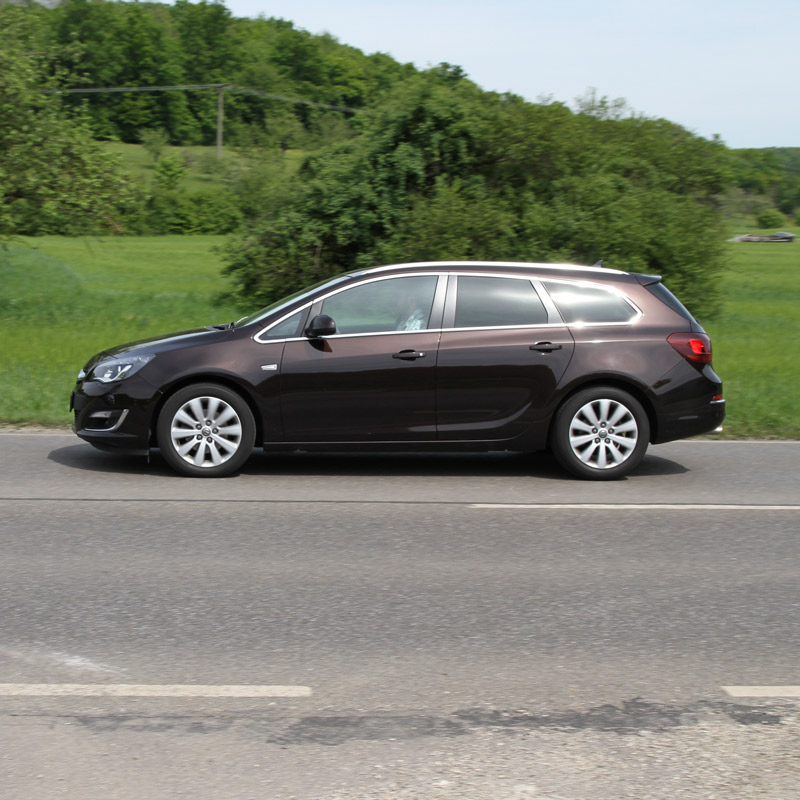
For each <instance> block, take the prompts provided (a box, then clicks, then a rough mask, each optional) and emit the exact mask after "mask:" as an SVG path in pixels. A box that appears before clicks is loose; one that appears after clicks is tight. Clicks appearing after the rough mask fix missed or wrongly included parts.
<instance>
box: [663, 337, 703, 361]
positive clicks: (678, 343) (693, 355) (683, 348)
mask: <svg viewBox="0 0 800 800" xmlns="http://www.w3.org/2000/svg"><path fill="white" fill-rule="evenodd" d="M667 341H668V342H669V343H670V344H671V345H672V346H673V347H674V348H675V349H676V350H677V351H678V352H679V353H680V354H681V355H682V356H683V357H684V358H685V359H686V360H687V361H693V362H694V363H695V364H710V363H711V339H710V338H709V337H708V336H706V334H705V333H671V334H670V335H669V336H667Z"/></svg>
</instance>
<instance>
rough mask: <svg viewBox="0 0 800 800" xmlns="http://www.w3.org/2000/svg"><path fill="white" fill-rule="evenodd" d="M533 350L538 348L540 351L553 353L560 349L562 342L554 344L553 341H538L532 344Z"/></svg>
mask: <svg viewBox="0 0 800 800" xmlns="http://www.w3.org/2000/svg"><path fill="white" fill-rule="evenodd" d="M530 349H531V350H538V351H539V352H540V353H552V352H553V350H560V349H561V345H560V344H553V343H552V342H536V344H532V345H531V346H530Z"/></svg>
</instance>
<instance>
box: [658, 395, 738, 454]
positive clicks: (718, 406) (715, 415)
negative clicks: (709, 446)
mask: <svg viewBox="0 0 800 800" xmlns="http://www.w3.org/2000/svg"><path fill="white" fill-rule="evenodd" d="M724 419H725V401H724V400H722V399H720V400H710V401H707V402H705V403H703V404H702V405H698V406H697V407H696V408H692V409H683V410H681V411H678V412H673V413H671V414H662V415H659V418H658V428H657V431H656V435H655V436H654V437H653V444H663V443H664V442H672V441H675V440H676V439H686V438H688V437H689V436H700V435H701V434H703V433H713V432H714V431H715V430H716V429H717V428H719V426H720V425H722V422H723V420H724Z"/></svg>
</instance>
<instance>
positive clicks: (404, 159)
mask: <svg viewBox="0 0 800 800" xmlns="http://www.w3.org/2000/svg"><path fill="white" fill-rule="evenodd" d="M360 124H361V125H362V127H363V134H362V135H361V136H360V137H358V138H357V139H354V140H352V141H350V142H347V143H344V144H340V145H336V146H333V147H330V148H327V149H323V150H321V151H319V152H317V153H314V154H312V155H310V156H309V157H308V158H307V159H306V161H305V162H304V164H303V166H302V168H301V169H300V171H299V173H298V174H297V176H296V177H295V179H294V180H293V181H292V182H291V183H290V185H289V186H288V187H287V189H286V191H285V193H284V194H283V195H282V198H281V202H279V203H276V204H275V205H274V208H275V209H276V210H275V211H274V212H272V213H270V214H269V216H266V217H263V218H261V219H256V220H254V221H253V222H251V223H250V225H249V227H248V229H247V231H246V232H245V233H244V234H243V235H242V236H241V238H240V239H239V240H238V241H236V242H235V243H234V244H233V245H232V247H231V249H230V252H229V267H228V271H229V272H230V274H231V275H232V276H233V277H234V279H235V280H236V281H238V283H239V286H240V292H241V295H242V297H243V300H245V301H246V302H247V303H248V304H251V305H252V304H253V303H255V302H257V301H264V302H266V301H269V300H273V299H275V298H276V297H277V296H278V295H280V294H284V293H287V292H289V291H291V290H294V289H296V288H298V287H299V286H300V285H302V284H305V283H309V282H311V281H313V280H319V279H321V278H324V277H326V276H328V275H331V274H334V273H337V272H341V271H344V270H348V269H354V268H359V267H364V266H368V265H372V264H375V263H379V262H381V261H387V260H407V259H419V260H427V259H440V258H447V259H461V258H464V259H467V258H480V259H483V258H494V259H515V260H540V261H571V262H574V263H584V264H587V263H588V264H591V263H594V262H595V261H597V260H598V259H603V260H604V261H605V263H606V265H607V266H611V267H618V268H622V269H631V270H636V271H641V272H658V273H661V274H663V275H664V276H665V278H666V279H667V281H668V283H669V284H670V285H671V286H673V287H675V288H676V289H677V290H679V291H680V292H681V294H682V297H684V298H685V299H686V300H687V301H688V302H689V305H690V306H691V307H692V308H693V309H694V310H695V311H696V312H697V313H706V314H707V313H711V312H712V311H713V310H714V309H715V306H716V296H715V293H716V286H717V283H718V282H717V281H715V279H714V278H715V276H716V274H717V272H718V271H719V269H721V267H722V253H723V246H722V240H723V238H724V237H723V236H722V234H721V231H720V227H719V211H718V209H717V204H716V196H717V194H718V193H719V192H720V191H722V190H723V189H724V188H725V186H726V184H727V181H728V180H729V172H728V161H727V151H726V149H725V148H724V146H723V145H722V144H721V143H719V142H715V141H708V140H705V139H702V138H700V137H697V136H694V135H693V134H691V133H689V132H688V131H686V130H684V129H683V128H681V127H680V126H678V125H675V124H673V123H670V122H668V121H666V120H647V119H642V118H637V117H619V118H618V115H616V114H611V115H609V114H608V113H605V111H604V112H603V113H602V114H598V113H592V114H588V113H578V114H575V113H573V112H572V111H570V110H569V109H568V108H566V107H565V106H563V105H562V104H559V103H550V104H530V103H525V102H524V101H522V100H520V99H519V98H516V97H513V96H508V95H495V94H491V93H486V92H482V91H481V90H480V89H478V87H476V86H475V85H474V84H472V83H471V82H470V81H469V80H467V79H466V78H465V77H464V76H463V74H461V73H460V72H458V71H456V70H455V69H454V68H452V67H450V66H448V65H442V66H441V67H439V68H435V69H433V70H430V71H429V72H428V73H426V74H424V75H421V76H419V77H418V78H416V79H414V80H413V81H407V82H406V84H405V85H404V86H403V87H402V88H401V89H400V90H399V91H397V92H396V93H395V97H394V100H393V102H391V103H388V104H387V105H386V106H385V107H384V108H383V109H381V110H380V111H379V112H378V113H376V114H375V115H374V116H373V117H371V118H369V119H367V120H365V121H364V122H363V123H360Z"/></svg>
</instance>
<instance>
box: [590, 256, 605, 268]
mask: <svg viewBox="0 0 800 800" xmlns="http://www.w3.org/2000/svg"><path fill="white" fill-rule="evenodd" d="M592 266H593V267H602V266H603V259H602V258H601V259H600V260H599V261H595V262H594V264H592Z"/></svg>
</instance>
